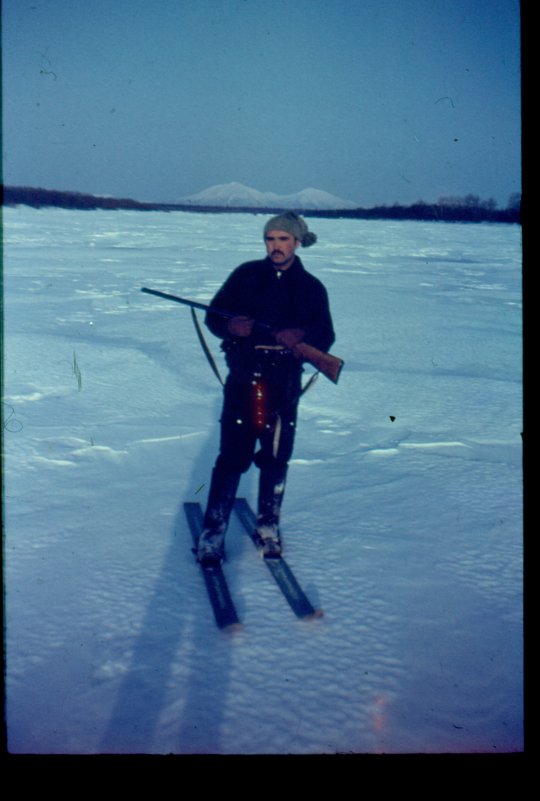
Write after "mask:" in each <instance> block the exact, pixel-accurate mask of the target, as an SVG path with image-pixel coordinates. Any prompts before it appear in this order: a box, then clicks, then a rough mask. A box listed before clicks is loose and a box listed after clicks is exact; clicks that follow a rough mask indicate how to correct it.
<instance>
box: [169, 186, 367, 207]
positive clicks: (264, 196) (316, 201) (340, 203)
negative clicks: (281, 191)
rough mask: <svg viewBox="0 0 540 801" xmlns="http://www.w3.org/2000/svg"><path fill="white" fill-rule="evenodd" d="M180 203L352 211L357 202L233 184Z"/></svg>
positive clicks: (319, 193)
mask: <svg viewBox="0 0 540 801" xmlns="http://www.w3.org/2000/svg"><path fill="white" fill-rule="evenodd" d="M179 202H180V203H190V204H192V205H194V206H224V207H226V208H235V207H241V208H276V209H324V210H328V209H354V208H357V207H358V204H357V203H353V202H352V201H350V200H343V199H342V198H339V197H336V196H335V195H331V194H330V193H329V192H323V191H322V190H320V189H303V190H302V191H301V192H296V193H295V194H292V195H277V194H275V193H274V192H259V191H258V190H257V189H252V188H251V187H249V186H244V185H243V184H240V183H237V182H233V183H230V184H218V185H216V186H211V187H209V188H208V189H204V190H203V191H202V192H198V193H197V194H196V195H190V196H189V197H186V198H182V199H181V200H180V201H179Z"/></svg>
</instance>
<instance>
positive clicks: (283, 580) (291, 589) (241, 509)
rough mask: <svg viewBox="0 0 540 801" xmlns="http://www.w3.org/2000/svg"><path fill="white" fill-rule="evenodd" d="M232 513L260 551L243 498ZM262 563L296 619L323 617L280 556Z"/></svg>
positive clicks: (248, 506)
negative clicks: (234, 513)
mask: <svg viewBox="0 0 540 801" xmlns="http://www.w3.org/2000/svg"><path fill="white" fill-rule="evenodd" d="M234 511H235V512H236V515H237V517H238V519H239V520H240V522H241V524H242V526H243V527H244V528H245V530H246V533H247V534H248V535H249V537H250V538H251V541H252V542H253V544H254V545H255V547H256V548H257V550H260V548H259V543H258V540H257V534H256V531H255V526H256V523H257V518H256V516H255V513H254V512H253V510H252V509H251V507H250V505H249V504H248V502H247V501H246V499H245V498H236V500H235V502H234ZM264 563H265V565H266V567H267V568H268V570H269V571H270V573H271V574H272V576H273V578H274V581H275V582H276V584H277V585H278V587H279V589H280V590H281V592H282V593H283V595H284V597H285V599H286V601H287V603H288V604H289V606H290V607H291V609H292V610H293V612H294V614H295V615H296V616H297V617H299V618H303V619H304V620H305V619H309V618H315V617H322V616H323V614H324V613H323V611H322V609H315V608H314V607H313V606H312V604H311V603H310V601H309V599H308V597H307V595H306V594H305V592H304V591H303V589H302V588H301V587H300V585H299V583H298V581H297V580H296V578H295V576H294V574H293V572H292V570H291V568H290V567H289V565H288V564H287V562H286V561H285V559H284V558H283V557H282V556H278V557H272V558H271V559H270V558H269V559H264Z"/></svg>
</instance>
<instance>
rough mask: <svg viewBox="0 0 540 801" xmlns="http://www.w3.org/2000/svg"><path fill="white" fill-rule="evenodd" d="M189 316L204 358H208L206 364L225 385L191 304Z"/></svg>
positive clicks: (223, 384) (222, 384)
mask: <svg viewBox="0 0 540 801" xmlns="http://www.w3.org/2000/svg"><path fill="white" fill-rule="evenodd" d="M191 317H192V319H193V325H194V326H195V331H196V332H197V336H198V337H199V342H200V343H201V348H202V349H203V353H204V355H205V356H206V358H207V360H208V364H209V365H210V367H211V368H212V372H213V373H214V375H215V376H216V378H217V380H218V381H219V383H220V384H221V386H222V387H224V386H225V382H224V381H223V379H222V377H221V375H220V372H219V370H218V366H217V364H216V361H215V359H214V357H213V356H212V353H211V351H210V348H209V347H208V343H207V342H206V339H205V338H204V334H203V332H202V328H201V326H200V323H199V321H198V319H197V315H196V314H195V309H194V308H193V306H192V307H191Z"/></svg>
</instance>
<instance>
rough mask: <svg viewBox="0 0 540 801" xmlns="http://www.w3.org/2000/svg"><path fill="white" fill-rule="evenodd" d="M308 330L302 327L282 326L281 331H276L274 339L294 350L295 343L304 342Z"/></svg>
mask: <svg viewBox="0 0 540 801" xmlns="http://www.w3.org/2000/svg"><path fill="white" fill-rule="evenodd" d="M305 335H306V332H305V331H304V330H303V329H302V328H282V329H281V331H276V332H275V333H274V339H275V340H276V342H277V343H278V345H283V346H284V347H286V348H288V349H289V350H293V349H294V346H295V345H298V343H299V342H302V340H303V339H304V337H305Z"/></svg>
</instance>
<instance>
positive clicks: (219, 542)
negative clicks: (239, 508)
mask: <svg viewBox="0 0 540 801" xmlns="http://www.w3.org/2000/svg"><path fill="white" fill-rule="evenodd" d="M316 240H317V237H316V236H315V234H313V233H312V232H311V231H309V230H308V227H307V225H306V222H305V220H304V219H302V217H299V216H298V215H297V214H294V213H293V212H287V213H285V214H281V215H278V216H277V217H273V218H272V219H271V220H269V221H268V222H267V223H266V225H265V227H264V241H265V244H266V251H267V256H266V258H265V259H262V260H259V261H251V262H247V263H245V264H242V265H240V267H237V269H236V270H234V272H233V273H232V274H231V275H230V276H229V278H228V279H227V280H226V281H225V283H224V284H223V286H222V288H221V289H220V290H219V292H218V293H217V294H216V296H215V298H214V300H213V301H212V303H211V306H212V307H213V308H216V309H221V310H223V311H227V312H232V313H234V314H235V315H236V316H234V317H232V318H228V319H227V318H224V317H222V316H221V315H217V314H215V313H212V312H208V314H207V316H206V325H207V326H208V328H209V329H210V331H211V332H212V333H213V334H215V335H216V336H217V337H219V338H220V339H222V340H223V342H222V345H221V347H222V349H223V351H224V352H225V356H226V361H227V366H228V367H229V371H230V372H229V375H228V377H227V380H226V383H225V388H224V402H223V411H222V417H221V442H220V452H219V456H218V458H217V460H216V463H215V466H214V469H213V472H212V481H211V485H210V491H209V496H208V503H207V508H206V512H205V516H204V522H203V531H202V534H201V537H200V539H199V543H198V548H197V557H198V559H199V561H200V562H201V563H202V564H212V563H216V562H221V561H222V559H223V557H224V538H225V532H226V529H227V525H228V522H229V517H230V514H231V510H232V506H233V503H234V498H235V495H236V490H237V488H238V484H239V481H240V477H241V475H242V473H245V472H246V471H247V470H248V469H249V467H250V465H251V463H252V462H254V463H255V464H256V466H257V467H258V468H259V470H260V477H259V498H258V514H257V534H258V537H259V540H260V544H261V548H262V550H263V554H264V556H265V557H272V556H276V555H279V554H280V553H281V549H282V544H281V536H280V530H279V516H280V508H281V504H282V501H283V493H284V490H285V480H286V476H287V469H288V463H289V459H290V458H291V455H292V452H293V445H294V436H295V428H296V417H297V407H298V402H299V399H300V395H301V392H302V389H301V373H302V360H301V357H299V356H298V355H295V346H296V345H298V344H299V343H300V342H306V343H308V344H310V345H313V346H315V347H316V348H318V349H319V350H322V351H328V350H329V348H330V347H331V345H332V343H333V342H334V338H335V337H334V329H333V325H332V319H331V316H330V310H329V305H328V296H327V293H326V289H325V288H324V286H323V285H322V283H321V282H320V281H319V280H318V279H317V278H315V277H314V276H313V275H311V274H310V273H308V272H307V270H305V268H304V266H303V264H302V262H301V261H300V259H299V258H298V256H297V255H296V251H297V249H298V248H299V247H300V246H302V247H309V246H310V245H313V244H314V243H315V242H316ZM259 323H264V325H259ZM257 442H259V443H260V449H259V450H258V452H257V453H256V452H255V450H256V447H257Z"/></svg>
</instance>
